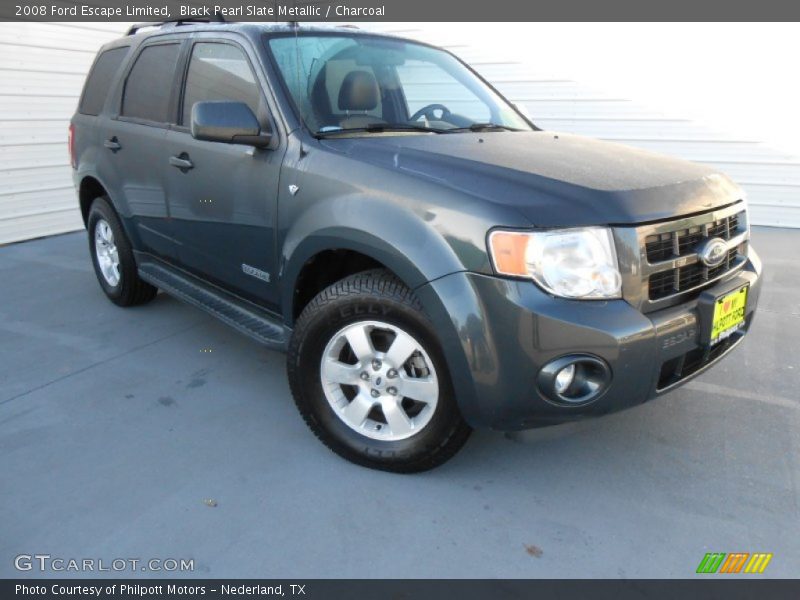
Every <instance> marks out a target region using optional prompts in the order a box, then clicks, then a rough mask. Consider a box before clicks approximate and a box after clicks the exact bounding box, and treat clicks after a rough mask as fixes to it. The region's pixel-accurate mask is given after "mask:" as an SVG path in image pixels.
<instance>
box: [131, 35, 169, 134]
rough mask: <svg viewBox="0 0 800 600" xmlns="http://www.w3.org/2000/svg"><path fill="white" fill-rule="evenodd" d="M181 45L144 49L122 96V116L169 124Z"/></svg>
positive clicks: (162, 45) (159, 45) (165, 45)
mask: <svg viewBox="0 0 800 600" xmlns="http://www.w3.org/2000/svg"><path fill="white" fill-rule="evenodd" d="M179 49H180V45H179V44H177V43H175V44H158V45H153V46H147V47H146V48H144V50H142V52H141V54H139V57H138V58H137V59H136V63H135V64H134V65H133V68H132V69H131V72H130V74H129V75H128V80H127V81H126V82H125V92H124V95H123V97H122V115H123V116H125V117H131V118H134V119H142V120H144V121H153V122H155V123H168V122H169V121H170V115H169V101H170V95H171V93H172V88H173V85H174V81H175V67H176V66H177V64H178V52H179Z"/></svg>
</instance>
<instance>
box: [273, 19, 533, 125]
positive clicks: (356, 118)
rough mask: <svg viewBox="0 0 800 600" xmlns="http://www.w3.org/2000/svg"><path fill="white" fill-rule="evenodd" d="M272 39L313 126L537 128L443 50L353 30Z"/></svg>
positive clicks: (275, 53)
mask: <svg viewBox="0 0 800 600" xmlns="http://www.w3.org/2000/svg"><path fill="white" fill-rule="evenodd" d="M268 45H269V49H270V51H271V52H272V56H273V58H274V59H275V62H276V63H277V65H278V70H279V72H280V75H281V77H282V78H283V82H284V84H285V85H286V87H287V88H288V90H289V93H290V94H291V96H292V99H293V100H294V103H295V105H296V107H297V109H298V111H299V112H300V116H301V117H302V119H303V120H304V121H305V123H306V125H307V126H308V128H309V129H311V131H315V132H319V133H321V134H329V133H331V134H335V132H337V131H346V130H349V129H353V130H359V129H364V128H365V127H367V126H369V125H384V126H385V127H386V128H387V129H391V128H392V127H397V128H399V129H401V130H407V129H408V128H409V127H413V128H415V129H434V130H443V129H444V130H453V131H456V132H469V131H470V129H469V127H470V126H471V125H474V124H481V123H488V122H491V123H494V124H497V125H501V126H503V127H506V128H509V129H519V130H530V129H531V127H530V124H529V123H527V122H526V121H525V119H524V118H523V117H522V116H520V115H519V113H518V112H517V111H516V110H515V109H514V108H513V107H512V106H511V105H510V104H509V103H508V102H507V101H506V100H505V99H504V98H502V97H501V96H499V95H498V94H497V93H496V92H495V91H494V90H492V89H491V88H490V87H489V86H487V85H486V84H485V83H484V82H483V81H482V80H481V79H480V78H479V77H476V76H475V74H474V73H473V72H472V71H470V70H469V69H468V68H467V67H466V66H465V65H464V64H462V63H461V62H459V61H458V60H457V59H456V58H454V57H453V56H452V55H450V54H448V53H447V52H444V51H443V50H438V49H436V48H433V47H430V46H425V45H423V44H416V43H413V42H408V41H404V40H395V39H390V38H380V37H372V36H365V35H351V34H347V33H342V34H338V33H337V34H335V35H317V34H314V33H308V34H302V33H299V34H292V35H291V36H281V37H271V38H269V39H268ZM421 109H423V110H421ZM412 117H413V118H412Z"/></svg>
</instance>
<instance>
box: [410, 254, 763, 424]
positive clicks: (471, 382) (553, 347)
mask: <svg viewBox="0 0 800 600" xmlns="http://www.w3.org/2000/svg"><path fill="white" fill-rule="evenodd" d="M761 270H762V267H761V261H760V259H759V258H758V256H757V254H756V253H755V251H754V250H753V249H752V248H750V251H749V257H748V260H747V262H746V264H745V265H744V267H743V268H742V270H740V271H738V272H736V273H735V274H732V275H731V276H730V277H728V278H725V279H723V280H722V281H720V282H718V283H717V284H716V285H714V286H713V287H711V288H709V289H708V290H707V292H708V293H709V294H712V295H720V294H724V293H726V292H728V291H732V290H734V289H736V288H737V287H739V286H741V285H745V284H749V286H750V289H749V292H748V301H747V309H746V323H745V326H744V328H743V329H741V330H740V331H739V332H737V333H736V334H735V335H733V336H731V338H729V340H728V341H726V342H725V343H723V344H719V345H717V346H714V347H713V349H712V351H711V352H710V353H706V352H704V348H703V345H702V343H701V340H702V339H703V335H704V332H703V323H702V321H701V316H700V312H701V311H700V308H699V301H700V299H699V298H697V299H694V300H691V301H688V302H685V303H683V304H680V305H678V306H673V307H671V308H668V309H663V310H660V311H657V312H652V313H647V314H643V313H642V312H640V311H639V310H637V309H635V308H634V307H632V306H631V305H630V304H628V303H627V302H625V301H624V300H612V301H607V302H603V301H576V300H566V299H562V298H554V297H552V296H550V295H548V294H546V293H545V292H543V291H542V290H541V289H539V288H538V287H537V286H536V285H534V284H533V283H531V282H526V281H518V280H509V279H503V278H500V277H492V276H486V275H480V274H477V273H468V272H461V273H453V274H452V275H448V276H446V277H443V278H441V279H438V280H436V281H433V282H431V283H428V284H426V285H424V286H422V287H421V288H418V289H417V294H418V295H419V297H420V299H421V300H422V303H423V305H424V306H425V309H426V311H427V312H428V313H429V315H430V316H431V318H432V319H433V321H434V322H435V323H446V322H447V323H451V324H452V327H442V328H438V331H439V332H440V337H441V341H442V345H443V349H444V352H445V356H446V359H447V362H448V367H449V369H450V374H451V376H452V378H453V386H454V388H455V391H456V395H457V398H458V402H459V406H460V408H461V412H462V414H463V416H464V418H465V419H466V420H467V422H469V423H470V424H471V425H472V426H474V427H490V428H493V429H501V430H515V429H526V428H530V427H537V426H541V425H548V424H555V423H560V422H564V421H569V420H573V419H579V418H584V417H587V416H599V415H603V414H607V413H611V412H615V411H618V410H622V409H624V408H629V407H631V406H635V405H637V404H641V403H642V402H645V401H647V400H649V399H651V398H654V397H656V396H659V395H661V394H663V393H665V392H667V391H669V390H671V389H674V388H675V387H677V386H679V385H681V384H683V383H685V382H687V381H689V380H690V379H691V378H693V377H695V376H696V375H698V374H699V373H701V372H703V371H704V370H706V369H707V368H709V367H710V366H712V365H714V364H716V362H717V361H719V360H720V359H721V358H722V357H723V356H724V355H726V354H727V353H728V352H729V351H730V350H731V349H733V348H734V347H735V346H736V345H738V343H739V342H741V341H742V339H743V338H744V337H745V335H746V333H747V331H748V330H749V328H750V326H751V324H752V321H753V315H754V313H755V310H756V307H757V305H758V299H759V295H760V292H761ZM567 354H589V355H592V356H596V357H599V358H601V359H602V360H604V361H605V362H606V363H607V364H608V366H609V367H610V368H611V373H612V378H611V382H610V384H609V385H608V388H607V389H606V391H605V392H604V393H603V394H602V396H600V397H599V398H598V399H597V400H595V401H594V402H592V403H590V404H587V405H583V406H564V405H558V404H555V403H553V402H551V401H549V400H547V399H546V398H545V396H544V395H543V394H542V393H541V391H540V390H539V388H538V386H537V382H536V381H537V374H538V372H539V369H540V368H541V367H542V366H543V365H545V364H547V363H548V362H549V361H551V360H553V359H555V358H558V357H561V356H564V355H567Z"/></svg>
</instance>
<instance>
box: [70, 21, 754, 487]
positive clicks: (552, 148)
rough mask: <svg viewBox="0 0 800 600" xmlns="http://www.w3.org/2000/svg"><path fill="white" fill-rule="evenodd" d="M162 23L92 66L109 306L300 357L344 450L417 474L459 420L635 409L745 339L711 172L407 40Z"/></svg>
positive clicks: (451, 445)
mask: <svg viewBox="0 0 800 600" xmlns="http://www.w3.org/2000/svg"><path fill="white" fill-rule="evenodd" d="M149 25H150V26H149V27H147V28H144V27H142V26H136V27H133V28H131V31H130V32H129V34H128V35H127V36H125V37H124V38H122V39H119V40H117V41H114V42H112V43H110V44H107V45H106V46H104V47H103V48H102V49H101V51H100V53H99V54H98V56H97V58H96V60H95V63H94V65H93V67H92V70H91V72H90V74H89V76H88V78H87V81H86V85H85V89H84V92H83V95H82V97H81V101H80V105H79V108H78V111H77V113H76V114H75V116H74V117H73V119H72V123H71V125H70V137H69V146H70V153H71V159H72V166H73V168H74V180H75V184H76V187H77V190H78V195H79V198H80V207H81V210H82V213H83V218H84V221H85V223H86V226H87V229H88V232H89V244H90V249H91V256H92V260H93V262H94V267H95V271H96V272H97V277H98V280H99V282H100V286H101V287H102V289H103V291H104V292H105V293H106V294H107V295H108V297H109V298H110V299H111V300H112V301H113V302H115V303H116V304H118V305H121V306H131V305H135V304H142V303H145V302H147V301H149V300H151V299H152V298H153V297H154V296H155V295H156V292H157V290H158V289H161V290H163V291H165V292H167V293H169V294H172V295H174V296H177V297H178V298H181V299H183V300H185V301H188V302H190V303H192V304H194V305H196V306H198V307H201V308H204V309H206V310H207V311H209V312H210V313H211V314H213V315H215V316H217V317H218V318H220V319H221V320H223V321H225V322H226V323H228V324H229V325H232V326H233V327H236V328H237V329H239V330H241V331H242V332H244V333H246V334H248V335H250V336H252V337H253V338H255V339H257V340H259V341H260V342H262V343H264V344H267V345H268V346H270V347H273V348H278V349H286V350H287V351H288V361H287V362H288V375H289V381H290V385H291V389H292V393H293V395H294V398H295V401H296V403H297V406H298V408H299V410H300V413H301V414H302V416H303V418H304V419H305V421H306V422H307V423H308V425H309V427H310V428H311V429H312V430H313V431H314V433H315V434H316V435H317V436H318V437H319V438H320V439H321V440H322V441H323V442H324V443H325V444H327V445H328V446H329V447H330V448H331V449H333V450H334V451H335V452H337V453H338V454H340V455H341V456H343V457H345V458H347V459H349V460H351V461H353V462H356V463H358V464H361V465H365V466H369V467H373V468H378V469H385V470H389V471H397V472H413V471H421V470H425V469H429V468H432V467H435V466H436V465H439V464H441V463H442V462H444V461H445V460H447V459H448V458H450V457H451V456H453V455H454V454H455V453H456V452H457V451H458V449H459V448H460V447H461V446H462V445H463V444H464V442H465V441H466V439H467V437H468V435H469V432H470V431H471V428H472V427H491V428H495V429H501V430H514V429H522V428H528V427H535V426H539V425H545V424H553V423H559V422H564V421H567V420H570V419H576V418H582V417H586V416H591V415H602V414H606V413H610V412H613V411H616V410H620V409H623V408H627V407H630V406H634V405H637V404H640V403H642V402H644V401H646V400H648V399H650V398H653V397H656V396H659V395H661V394H663V393H664V392H666V391H668V390H671V389H673V388H674V387H675V386H677V385H680V384H681V383H683V382H685V381H687V380H688V379H689V378H691V377H692V376H694V375H697V374H698V373H700V372H702V371H703V370H704V369H706V368H707V367H709V366H710V365H713V364H714V363H715V362H716V361H718V360H719V359H720V358H721V357H722V356H723V355H725V354H726V353H727V352H728V351H730V350H731V349H732V348H733V347H734V346H736V345H737V344H738V343H739V342H740V341H741V340H742V339H743V337H744V336H745V334H746V332H747V330H748V329H749V327H750V325H751V322H752V318H753V315H754V312H755V308H756V304H757V302H758V297H759V291H760V276H761V263H760V260H759V259H758V257H757V255H756V253H755V252H754V250H753V249H752V248H751V247H750V245H749V237H750V230H749V224H748V213H747V206H746V203H745V200H744V198H743V194H742V192H741V190H740V189H739V188H738V187H737V186H736V185H735V184H733V183H732V182H731V181H730V180H729V179H728V178H727V177H725V176H724V175H722V174H719V173H716V172H714V171H712V170H710V169H709V168H708V167H705V166H700V165H696V164H693V163H689V162H686V161H682V160H678V159H673V158H668V157H663V156H659V155H656V154H653V153H650V152H645V151H642V150H637V149H633V148H628V147H625V146H621V145H616V144H611V143H606V142H600V141H596V140H591V139H586V138H582V137H578V136H574V135H567V134H554V133H549V132H546V131H541V130H539V129H538V128H536V127H535V126H534V125H533V124H532V123H531V122H530V121H529V120H528V118H526V117H525V116H523V115H521V114H520V113H519V112H518V110H517V109H516V108H515V107H514V106H513V105H511V104H510V103H509V102H507V101H506V100H505V99H503V97H502V96H501V95H500V94H498V93H497V92H496V91H495V90H494V89H493V88H492V87H491V86H490V85H489V84H487V83H486V82H485V81H484V80H483V79H481V78H480V77H479V76H478V75H477V74H476V73H474V72H473V71H472V70H471V69H470V68H469V67H468V66H466V65H465V64H464V63H462V62H460V61H459V60H458V59H456V58H455V57H454V56H452V55H451V54H449V53H447V52H445V51H443V50H440V49H437V48H435V47H432V46H428V45H425V44H422V43H418V42H414V41H411V40H404V39H399V38H394V37H386V36H378V35H372V34H368V33H363V32H360V31H357V30H352V29H349V28H338V27H328V28H318V27H306V26H303V27H300V26H297V25H293V24H286V25H282V24H280V25H279V24H271V25H262V24H232V23H217V22H186V21H172V22H165V23H162V24H158V25H153V24H149ZM145 29H146V30H145ZM142 318H144V315H143V317H142Z"/></svg>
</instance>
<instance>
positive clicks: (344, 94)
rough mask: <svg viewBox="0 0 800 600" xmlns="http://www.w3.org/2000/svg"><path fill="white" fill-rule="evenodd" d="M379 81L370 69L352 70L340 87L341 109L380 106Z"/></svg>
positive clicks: (361, 108)
mask: <svg viewBox="0 0 800 600" xmlns="http://www.w3.org/2000/svg"><path fill="white" fill-rule="evenodd" d="M379 96H380V90H379V89H378V81H377V80H376V79H375V76H374V75H373V74H372V73H370V72H369V71H350V72H349V73H348V74H347V76H346V77H345V78H344V81H342V87H341V88H339V110H360V111H364V110H372V109H374V108H375V107H376V106H378V98H379Z"/></svg>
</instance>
